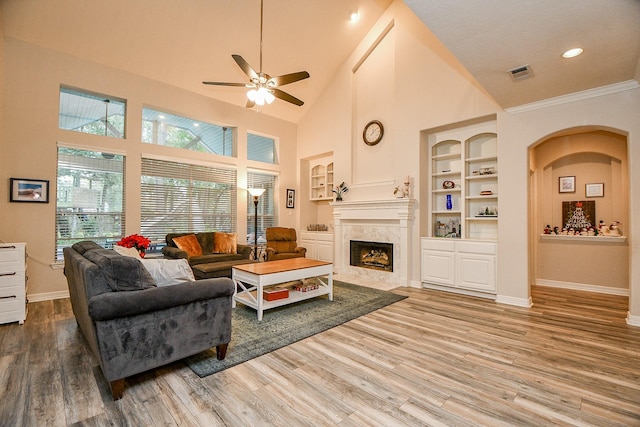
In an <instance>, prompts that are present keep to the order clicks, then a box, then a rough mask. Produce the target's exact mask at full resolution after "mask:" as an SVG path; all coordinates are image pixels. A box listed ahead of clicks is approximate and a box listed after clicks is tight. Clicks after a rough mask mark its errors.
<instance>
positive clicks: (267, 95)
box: [202, 0, 309, 108]
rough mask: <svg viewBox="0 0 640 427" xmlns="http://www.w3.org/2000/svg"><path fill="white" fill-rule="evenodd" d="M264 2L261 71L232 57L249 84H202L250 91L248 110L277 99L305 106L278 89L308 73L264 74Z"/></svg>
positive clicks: (261, 12) (302, 77)
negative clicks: (244, 88)
mask: <svg viewBox="0 0 640 427" xmlns="http://www.w3.org/2000/svg"><path fill="white" fill-rule="evenodd" d="M263 7H264V0H260V71H259V72H257V73H256V72H255V71H254V69H253V68H251V66H250V65H249V63H248V62H247V61H245V60H244V58H243V57H242V56H240V55H231V57H232V58H233V59H234V60H235V61H236V63H237V64H238V66H239V67H240V68H241V69H242V71H244V73H245V74H246V75H247V76H248V77H249V83H226V82H202V83H204V84H206V85H217V86H240V87H246V88H249V89H250V90H249V91H248V92H247V98H248V99H247V108H252V107H254V106H255V105H264V104H265V102H266V103H267V104H271V103H272V102H273V101H274V99H275V98H279V99H282V100H283V101H287V102H290V103H292V104H295V105H298V106H301V105H302V104H304V102H302V101H301V100H300V99H298V98H296V97H295V96H292V95H289V94H288V93H287V92H284V91H282V90H280V89H278V87H279V86H284V85H288V84H290V83H295V82H297V81H300V80H304V79H306V78H308V77H309V73H308V72H306V71H298V72H297V73H291V74H284V75H282V76H277V77H271V76H270V75H269V74H267V73H264V72H262V20H263Z"/></svg>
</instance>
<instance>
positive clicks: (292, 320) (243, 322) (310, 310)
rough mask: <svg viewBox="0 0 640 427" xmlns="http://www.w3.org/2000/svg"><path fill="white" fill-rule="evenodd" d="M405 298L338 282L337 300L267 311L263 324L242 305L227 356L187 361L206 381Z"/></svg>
mask: <svg viewBox="0 0 640 427" xmlns="http://www.w3.org/2000/svg"><path fill="white" fill-rule="evenodd" d="M404 298H406V297H404V296H402V295H396V294H394V293H392V292H386V291H380V290H377V289H372V288H367V287H364V286H357V285H353V284H351V283H345V282H339V281H337V280H334V281H333V301H329V298H328V296H326V295H324V296H321V297H317V298H313V299H310V300H306V301H302V302H299V303H295V304H291V305H285V306H283V307H278V308H274V309H271V310H267V311H265V312H264V316H263V318H262V322H258V318H257V316H256V311H255V310H253V309H252V308H248V307H245V306H244V305H242V304H238V305H237V306H236V308H235V309H233V314H232V320H231V331H232V332H231V343H229V348H228V349H227V357H226V358H225V359H224V360H218V359H216V351H215V349H211V350H207V351H204V352H202V353H199V354H196V355H194V356H191V357H188V358H187V359H185V362H186V363H187V365H188V366H189V368H191V370H192V371H193V372H195V373H196V375H198V376H199V377H200V378H203V377H206V376H208V375H211V374H215V373H216V372H220V371H223V370H225V369H227V368H230V367H232V366H235V365H238V364H240V363H243V362H246V361H247V360H251V359H253V358H254V357H258V356H261V355H263V354H266V353H269V352H271V351H274V350H277V349H279V348H281V347H284V346H287V345H289V344H292V343H294V342H296V341H300V340H302V339H304V338H307V337H310V336H312V335H315V334H317V333H319V332H322V331H326V330H327V329H331V328H333V327H335V326H338V325H341V324H342V323H345V322H348V321H349V320H353V319H355V318H357V317H360V316H362V315H365V314H367V313H371V312H372V311H375V310H378V309H380V308H382V307H385V306H387V305H389V304H393V303H394V302H397V301H400V300H403V299H404Z"/></svg>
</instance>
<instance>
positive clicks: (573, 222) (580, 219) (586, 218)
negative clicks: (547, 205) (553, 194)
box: [562, 200, 596, 231]
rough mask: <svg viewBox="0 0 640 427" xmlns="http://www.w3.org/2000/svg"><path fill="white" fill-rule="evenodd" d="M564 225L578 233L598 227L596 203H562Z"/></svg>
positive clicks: (592, 201) (585, 201)
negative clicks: (584, 229)
mask: <svg viewBox="0 0 640 427" xmlns="http://www.w3.org/2000/svg"><path fill="white" fill-rule="evenodd" d="M562 225H563V226H564V227H567V228H569V227H573V228H574V229H575V230H578V231H580V230H582V229H583V228H589V227H596V201H595V200H582V201H575V202H562Z"/></svg>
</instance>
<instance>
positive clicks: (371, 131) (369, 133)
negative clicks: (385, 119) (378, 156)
mask: <svg viewBox="0 0 640 427" xmlns="http://www.w3.org/2000/svg"><path fill="white" fill-rule="evenodd" d="M383 135H384V127H383V126H382V123H381V122H380V121H378V120H371V121H370V122H369V123H367V125H366V126H365V127H364V130H363V131H362V139H363V140H364V143H365V144H367V145H376V144H377V143H378V142H380V140H381V139H382V136H383Z"/></svg>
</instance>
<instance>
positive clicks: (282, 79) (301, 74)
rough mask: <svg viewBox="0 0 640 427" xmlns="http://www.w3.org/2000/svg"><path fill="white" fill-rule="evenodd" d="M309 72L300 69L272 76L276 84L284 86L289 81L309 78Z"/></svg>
mask: <svg viewBox="0 0 640 427" xmlns="http://www.w3.org/2000/svg"><path fill="white" fill-rule="evenodd" d="M308 78H309V73H307V72H306V71H298V72H297V73H291V74H284V75H282V76H277V77H272V78H271V81H272V82H273V83H275V85H276V86H284V85H288V84H289V83H294V82H297V81H300V80H304V79H308Z"/></svg>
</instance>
